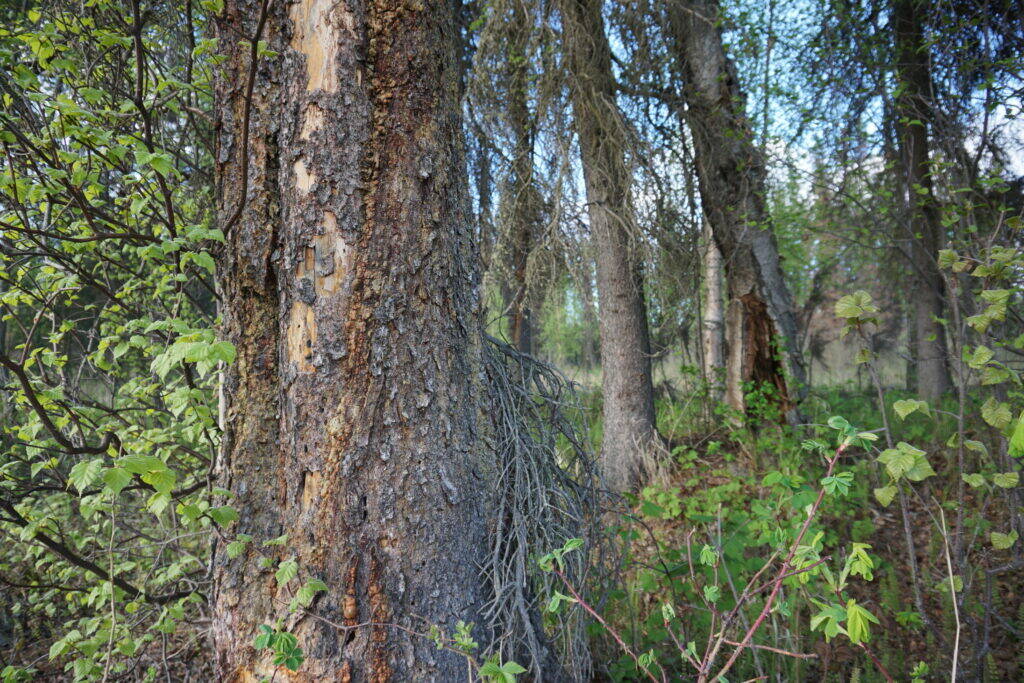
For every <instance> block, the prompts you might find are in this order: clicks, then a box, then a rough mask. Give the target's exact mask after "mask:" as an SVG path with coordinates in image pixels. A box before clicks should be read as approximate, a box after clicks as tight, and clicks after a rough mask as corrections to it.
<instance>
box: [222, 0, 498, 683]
mask: <svg viewBox="0 0 1024 683" xmlns="http://www.w3.org/2000/svg"><path fill="white" fill-rule="evenodd" d="M268 6H269V8H270V9H269V16H268V17H267V20H266V26H265V29H264V31H263V35H262V37H261V38H262V40H265V41H266V42H267V46H268V47H269V49H271V50H273V51H275V52H277V53H278V56H277V57H272V58H264V59H262V60H261V61H260V63H259V68H258V69H257V70H256V72H255V87H254V89H253V98H252V108H251V120H250V121H249V122H248V124H249V125H248V130H249V133H248V135H247V134H246V111H247V106H246V81H247V78H248V74H249V65H250V57H249V48H248V46H247V44H246V43H244V42H242V41H241V40H240V38H242V37H245V38H246V39H250V38H251V37H252V36H253V35H254V33H255V30H256V26H257V23H258V22H259V21H260V19H259V17H260V14H261V5H260V2H258V1H256V0H230V1H229V2H228V4H227V7H226V9H225V12H224V14H223V16H222V18H221V19H220V21H219V27H218V28H219V36H220V46H221V50H222V51H223V54H224V57H225V59H226V63H225V68H224V69H223V76H222V77H221V78H220V79H219V80H218V82H217V84H216V97H217V102H218V107H219V112H218V113H219V118H220V124H221V138H220V140H221V142H220V149H219V153H218V165H219V178H220V193H221V201H220V216H221V221H222V225H223V226H224V228H225V230H226V231H227V232H228V237H227V245H226V248H225V253H224V256H223V259H222V261H221V264H220V268H221V270H220V272H221V286H222V290H223V303H224V332H225V335H226V337H227V339H229V340H230V341H231V342H233V343H234V344H235V346H236V347H237V350H238V357H237V360H236V362H235V363H234V364H233V365H232V366H231V368H230V369H229V370H228V372H227V376H226V378H225V382H224V387H223V396H224V401H225V406H224V413H223V415H224V444H223V450H222V453H221V459H220V462H219V467H218V469H219V475H218V483H219V485H221V486H224V487H225V488H228V489H230V490H231V491H233V492H234V494H235V496H236V497H235V498H234V499H233V501H232V505H234V506H235V508H236V509H237V510H238V512H239V514H240V520H239V522H238V524H237V531H239V532H242V533H246V534H249V535H251V536H252V537H253V538H254V539H255V540H254V542H253V543H252V544H250V546H249V547H248V548H247V550H246V552H244V553H243V554H242V555H240V556H238V557H237V558H235V559H229V558H228V557H227V555H226V553H225V551H224V548H223V547H219V548H218V549H217V552H216V556H215V562H214V577H215V589H214V596H213V603H214V607H213V614H214V616H213V626H212V631H213V640H214V644H215V648H216V654H217V661H218V666H219V668H220V676H219V680H237V681H249V680H257V679H259V678H263V677H265V678H267V679H274V678H275V677H276V678H277V679H278V680H281V675H282V674H283V673H284V672H283V670H280V669H278V668H277V667H274V666H273V664H272V662H271V660H270V655H269V654H268V653H266V652H256V651H255V650H254V649H253V648H252V647H251V645H250V644H251V643H252V640H253V636H254V634H255V632H256V629H257V627H258V626H259V625H260V624H270V625H273V624H275V623H277V622H278V621H279V620H281V621H282V622H283V626H284V628H287V629H288V630H289V631H290V632H292V633H294V634H296V635H297V636H298V639H299V644H300V646H301V647H302V648H303V650H304V651H305V654H306V658H307V659H306V662H305V663H304V664H303V667H302V671H301V674H300V677H301V680H317V681H325V680H332V681H333V680H338V681H349V680H351V681H386V680H397V681H411V680H446V681H454V680H460V679H463V678H465V676H466V662H465V661H464V659H463V658H462V657H460V656H458V655H454V654H452V653H449V652H447V651H439V650H438V649H437V648H436V647H435V646H434V644H433V643H432V642H431V641H430V639H428V638H420V637H417V636H414V635H410V634H408V633H407V632H405V631H402V630H400V629H398V628H394V627H392V626H388V625H384V624H396V625H398V626H401V627H404V628H408V629H414V630H416V631H420V632H422V631H426V630H427V629H428V628H429V626H430V625H431V624H436V625H438V626H440V628H441V629H442V630H443V631H445V632H446V633H451V632H452V631H453V630H454V625H455V622H456V620H459V619H463V620H465V621H467V622H476V623H478V624H479V623H482V619H481V603H482V601H483V599H484V596H485V587H484V582H483V579H482V578H481V576H480V575H479V572H478V569H477V559H478V558H479V557H480V555H481V553H482V552H483V549H484V548H485V547H486V543H485V531H486V530H485V524H486V522H485V516H484V513H485V511H486V510H487V501H486V500H485V496H484V495H482V493H481V492H482V490H486V489H487V486H486V481H488V480H489V479H490V476H491V475H490V473H489V472H488V470H487V466H486V465H485V464H484V463H481V462H480V461H479V458H480V457H481V455H480V454H481V452H482V449H479V448H477V442H476V429H477V427H476V414H477V410H478V407H479V403H478V398H477V393H476V391H475V388H474V379H473V378H474V377H475V375H476V373H475V368H476V366H477V363H476V353H477V351H476V345H475V344H474V343H473V341H472V340H473V339H474V338H475V334H476V330H477V326H476V318H475V314H476V312H477V305H476V300H475V296H476V280H477V274H476V272H475V266H474V264H475V260H474V254H472V253H471V250H472V244H473V239H472V229H471V225H472V223H471V221H470V220H469V218H470V217H469V212H468V206H467V202H466V192H465V182H466V180H465V178H466V176H465V169H464V159H463V151H462V149H461V142H460V140H461V135H462V131H461V125H460V120H459V109H458V83H457V79H458V60H457V54H456V38H457V30H456V23H455V16H454V5H453V4H450V3H447V2H419V3H410V2H406V3H396V2H385V1H383V0H368V1H367V2H365V3H363V2H328V1H326V0H302V1H301V2H295V3H292V4H291V5H288V4H285V3H268V4H267V5H264V11H266V9H265V8H266V7H268ZM245 159H248V164H247V166H246V163H245V161H244V160H245ZM246 171H247V172H246ZM246 175H247V178H246V177H245V176H246ZM246 188H247V189H248V193H247V200H246V202H245V209H244V211H243V212H242V213H241V216H240V219H239V220H237V221H236V222H234V223H233V222H232V216H233V215H234V212H235V207H236V206H238V205H239V202H240V199H241V194H242V192H243V191H244V190H245V189H246ZM281 534H287V535H288V537H287V541H286V542H284V543H283V544H281V545H276V546H270V547H265V548H264V547H261V543H260V542H261V541H263V540H266V539H271V538H275V537H278V536H279V535H281ZM260 553H264V554H269V555H270V556H271V558H272V562H273V567H275V568H276V566H277V563H278V562H280V561H282V560H289V559H291V558H295V559H296V560H297V561H298V566H299V578H298V580H296V581H294V582H292V583H290V584H288V585H287V586H284V587H282V586H279V585H278V584H277V582H276V581H275V578H274V571H273V568H271V569H269V570H268V569H265V568H264V567H263V565H262V564H261V562H260V559H259V554H260ZM314 577H315V578H319V579H321V580H323V581H324V582H326V583H327V585H328V586H329V588H330V590H329V591H328V592H326V593H322V594H320V595H319V596H318V597H317V599H316V602H315V603H314V604H313V605H312V606H311V608H310V609H311V610H312V611H313V612H315V613H316V614H318V615H321V616H322V617H324V618H325V619H329V620H330V621H332V622H335V623H337V624H345V625H349V626H354V625H356V624H365V623H372V624H373V625H371V626H362V627H359V628H356V629H354V630H352V631H351V632H348V633H347V634H346V633H343V632H340V631H339V630H338V629H336V628H335V627H333V626H330V625H328V624H326V623H324V622H322V621H319V620H316V619H314V618H311V617H308V616H302V615H297V614H289V612H288V608H287V603H288V601H289V600H290V598H291V597H292V595H293V594H294V591H295V589H296V588H297V587H298V584H299V583H300V582H301V581H303V580H305V579H307V578H314ZM474 635H475V637H476V639H477V640H478V641H479V642H481V644H486V643H487V642H488V641H489V638H488V634H486V633H482V632H481V630H480V629H477V630H476V632H475V633H474ZM292 680H298V679H292Z"/></svg>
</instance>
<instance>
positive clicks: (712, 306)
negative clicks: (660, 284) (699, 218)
mask: <svg viewBox="0 0 1024 683" xmlns="http://www.w3.org/2000/svg"><path fill="white" fill-rule="evenodd" d="M703 232H704V235H703V239H702V245H701V267H702V270H703V273H702V276H703V280H704V305H703V306H702V307H701V318H702V320H701V351H702V361H703V363H704V379H705V381H707V382H708V383H709V385H710V387H711V398H712V399H713V400H715V401H718V400H720V399H721V398H722V391H721V379H722V378H721V375H722V369H723V368H724V367H725V313H724V311H725V296H724V292H723V288H722V252H720V251H719V250H718V245H717V244H716V243H715V239H714V235H712V234H711V225H710V224H709V223H708V222H707V221H704V231H703Z"/></svg>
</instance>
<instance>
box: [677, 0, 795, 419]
mask: <svg viewBox="0 0 1024 683" xmlns="http://www.w3.org/2000/svg"><path fill="white" fill-rule="evenodd" d="M668 13H669V16H668V18H669V25H670V29H671V35H672V40H673V47H674V50H675V53H676V64H677V67H678V69H679V72H680V78H681V80H682V90H683V95H684V100H685V103H686V109H685V112H682V117H683V118H684V120H685V121H686V123H687V125H688V126H689V129H690V131H691V134H692V136H693V144H694V155H695V159H696V165H697V177H698V183H699V186H700V196H701V204H702V206H703V209H704V213H705V215H706V217H707V220H708V222H709V223H710V225H711V229H712V232H713V234H714V238H715V242H716V243H717V245H718V248H719V249H720V250H721V253H722V257H723V259H724V266H725V275H726V282H727V292H728V295H729V303H728V310H727V312H726V319H727V320H726V340H727V343H728V345H729V349H728V360H727V373H726V375H727V376H726V401H727V402H728V403H729V404H730V405H731V406H733V407H734V408H736V409H738V410H742V409H744V405H743V383H744V382H768V383H769V384H770V385H772V386H775V387H776V388H778V390H779V392H780V400H781V404H782V406H783V408H784V411H785V412H786V413H787V414H788V416H789V417H790V419H792V418H793V417H794V416H795V411H793V410H792V409H793V408H794V407H795V405H796V403H797V402H798V401H799V399H800V397H801V395H802V394H803V393H804V390H805V386H804V384H805V373H804V364H803V359H802V356H801V354H800V347H799V343H798V339H797V328H796V317H795V315H794V311H793V298H792V296H791V295H790V292H789V289H788V287H787V286H786V282H785V280H784V279H783V274H782V267H781V265H780V262H779V251H778V247H777V246H776V243H775V237H774V235H773V233H772V228H771V217H770V216H769V213H768V209H767V206H766V197H765V187H766V171H765V165H764V160H763V159H762V157H761V153H760V151H759V150H758V149H757V147H756V145H755V144H754V140H753V132H752V128H751V124H750V121H749V120H748V119H747V116H746V113H745V104H744V98H743V93H742V92H741V91H740V86H739V82H738V80H737V78H736V73H735V68H734V66H733V63H732V61H731V60H730V58H729V56H728V55H727V54H726V52H725V48H724V46H723V43H722V35H721V31H720V29H719V21H720V12H719V6H718V3H717V1H716V0H678V1H675V2H672V3H669V5H668ZM778 358H782V359H783V360H782V362H780V361H779V360H778Z"/></svg>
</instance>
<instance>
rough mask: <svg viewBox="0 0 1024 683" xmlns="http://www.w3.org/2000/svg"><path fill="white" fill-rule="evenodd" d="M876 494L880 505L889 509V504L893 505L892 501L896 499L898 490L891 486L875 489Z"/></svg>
mask: <svg viewBox="0 0 1024 683" xmlns="http://www.w3.org/2000/svg"><path fill="white" fill-rule="evenodd" d="M874 493H875V498H877V499H878V502H879V503H881V504H882V505H883V506H884V507H889V504H890V503H892V499H893V498H895V497H896V493H897V490H896V487H895V486H892V485H889V486H883V487H881V488H877V489H875V491H874Z"/></svg>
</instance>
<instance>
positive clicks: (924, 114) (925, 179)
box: [893, 0, 952, 399]
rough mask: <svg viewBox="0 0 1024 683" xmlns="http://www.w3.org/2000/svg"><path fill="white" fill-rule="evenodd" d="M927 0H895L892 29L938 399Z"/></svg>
mask: <svg viewBox="0 0 1024 683" xmlns="http://www.w3.org/2000/svg"><path fill="white" fill-rule="evenodd" d="M927 12H928V3H927V2H923V1H922V0H895V2H894V3H893V33H894V40H895V44H896V78H897V81H898V83H899V89H898V92H897V94H896V138H897V141H898V145H899V151H900V162H901V163H900V165H899V169H900V173H901V176H902V180H903V183H902V185H903V187H902V190H903V194H904V201H905V204H906V209H907V225H908V230H909V235H908V242H909V246H910V260H911V264H912V266H913V270H914V274H915V276H916V280H917V287H916V288H915V291H914V296H913V301H914V332H915V336H916V349H915V355H916V358H917V368H916V370H917V372H916V376H917V383H916V385H917V393H918V395H919V396H920V397H921V398H923V399H935V398H937V397H939V396H941V395H942V394H944V393H946V392H947V391H949V389H950V387H951V386H952V383H951V381H950V376H949V367H948V365H947V353H946V331H945V329H944V328H943V326H942V324H941V323H939V322H938V319H939V318H941V317H942V312H943V282H942V274H941V273H940V272H939V268H938V255H939V249H940V248H941V246H942V244H941V243H942V228H941V225H940V219H939V210H938V206H937V205H936V201H935V194H934V192H933V189H932V177H931V161H930V156H931V155H930V153H929V148H928V129H929V126H930V125H931V123H932V119H933V118H934V116H933V110H932V106H931V99H930V93H931V74H930V71H929V67H928V51H927V47H926V46H925V41H924V27H923V25H922V22H923V21H924V17H925V15H926V13H927Z"/></svg>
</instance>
